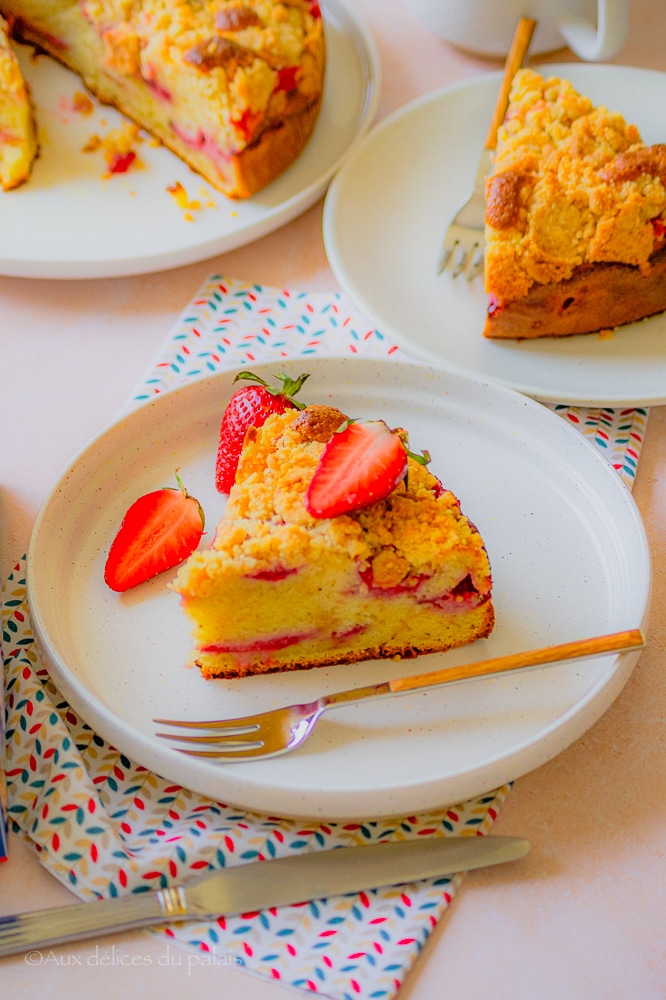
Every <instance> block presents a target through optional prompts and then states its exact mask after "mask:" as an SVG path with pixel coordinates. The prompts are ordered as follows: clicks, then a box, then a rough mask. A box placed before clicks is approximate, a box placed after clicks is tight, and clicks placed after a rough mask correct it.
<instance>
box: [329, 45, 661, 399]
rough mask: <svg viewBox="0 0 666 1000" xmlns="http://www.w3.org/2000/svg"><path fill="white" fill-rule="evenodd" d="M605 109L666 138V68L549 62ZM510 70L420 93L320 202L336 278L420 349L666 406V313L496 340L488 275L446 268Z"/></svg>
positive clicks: (538, 388)
mask: <svg viewBox="0 0 666 1000" xmlns="http://www.w3.org/2000/svg"><path fill="white" fill-rule="evenodd" d="M543 72H544V73H546V74H547V75H560V76H563V77H566V78H568V79H569V80H571V82H572V83H573V85H574V86H575V87H576V88H578V89H579V90H580V91H581V92H582V93H584V94H587V95H589V96H590V97H591V98H592V100H593V101H594V102H595V103H596V104H605V105H606V106H607V107H609V108H611V109H613V110H618V111H621V112H622V113H623V114H624V115H625V117H626V118H627V119H628V120H629V121H630V122H634V123H635V124H637V125H638V127H639V128H640V130H641V133H642V136H643V139H644V141H645V142H648V143H653V142H665V141H666V74H664V73H658V72H653V71H650V70H642V69H632V68H629V67H620V66H601V65H576V64H569V63H567V64H565V65H550V66H545V67H543ZM499 80H500V76H499V74H497V73H491V74H488V75H484V76H482V77H479V78H477V79H474V80H472V81H470V82H467V83H464V84H462V85H459V86H455V87H448V88H446V89H444V90H440V91H437V92H436V93H431V94H427V95H426V96H424V97H422V98H419V99H418V100H416V101H413V102H412V103H410V104H409V105H407V106H405V107H404V108H402V109H400V110H399V111H397V112H396V113H394V114H393V115H392V116H391V117H389V118H386V119H385V120H384V121H382V122H381V123H379V124H378V125H377V126H375V128H374V129H373V130H372V131H371V132H370V133H369V134H368V135H367V136H366V137H365V139H364V140H363V141H362V142H361V143H360V144H359V145H358V147H357V148H356V150H355V151H354V154H353V155H352V156H350V158H349V159H348V160H347V161H346V163H345V165H344V167H343V169H342V170H341V171H340V173H339V174H338V175H337V177H336V178H335V181H334V183H333V184H332V185H331V187H330V189H329V192H328V195H327V197H326V202H325V204H324V241H325V245H326V252H327V255H328V259H329V262H330V265H331V268H332V270H333V272H334V274H335V276H336V277H337V279H338V281H339V282H340V284H341V285H342V286H343V288H345V289H346V291H347V292H348V293H349V294H350V296H351V297H352V298H353V299H354V301H355V302H356V304H357V306H358V307H359V308H360V309H362V310H363V311H364V312H365V313H366V314H367V316H368V317H369V318H370V319H371V320H372V322H373V323H374V324H375V325H376V327H377V328H378V329H380V330H381V331H382V332H383V333H384V334H385V335H386V336H388V337H392V338H393V339H394V340H395V341H397V342H398V343H399V344H400V345H401V346H403V347H405V348H406V349H407V350H408V351H410V353H411V354H412V355H414V354H416V355H417V356H418V357H422V358H423V359H425V360H427V361H430V362H433V363H436V364H437V363H439V364H441V363H442V362H445V363H446V365H447V367H449V368H450V367H452V366H454V367H455V368H457V369H458V370H465V371H470V372H473V373H476V374H478V375H481V376H482V377H484V378H489V379H493V381H496V382H500V383H502V384H504V385H507V386H510V387H511V388H513V389H518V390H519V391H521V392H525V393H527V394H528V395H531V396H535V397H536V398H538V399H543V400H549V401H551V402H557V403H570V404H574V405H592V406H632V405H645V406H647V405H649V404H652V403H664V402H666V315H663V316H657V317H654V318H652V319H649V320H645V321H643V322H641V323H633V324H630V325H628V326H626V327H624V328H622V329H621V330H617V331H616V332H615V333H614V334H613V335H612V336H610V337H606V338H601V337H599V336H598V335H596V334H587V335H584V336H575V337H562V338H559V339H553V338H550V337H547V338H543V339H540V340H534V341H492V340H487V339H485V338H484V336H483V327H484V321H485V313H486V301H487V300H486V295H485V292H484V287H483V278H482V277H479V278H476V279H475V280H474V281H472V282H469V281H467V280H465V279H464V278H458V279H454V278H452V277H451V275H450V273H449V272H445V273H444V274H442V275H438V274H437V261H438V259H439V254H440V251H441V246H442V242H443V239H444V234H445V232H446V228H447V226H448V223H449V222H450V220H451V218H452V216H453V214H454V212H455V209H456V206H457V204H458V202H459V201H460V199H461V198H462V197H463V196H464V195H465V193H466V192H467V191H468V190H469V186H470V184H471V183H472V180H473V178H474V176H475V174H476V168H477V166H478V162H479V156H480V154H481V149H482V146H483V141H484V138H485V133H486V129H487V126H488V122H489V121H490V116H491V112H492V108H493V105H494V102H495V98H496V95H497V89H498V86H499Z"/></svg>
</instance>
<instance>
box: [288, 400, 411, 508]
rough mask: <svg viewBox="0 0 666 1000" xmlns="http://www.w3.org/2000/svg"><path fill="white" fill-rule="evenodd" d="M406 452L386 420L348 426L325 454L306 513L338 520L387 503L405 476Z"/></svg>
mask: <svg viewBox="0 0 666 1000" xmlns="http://www.w3.org/2000/svg"><path fill="white" fill-rule="evenodd" d="M407 454H408V453H407V449H406V448H405V445H404V444H403V442H402V440H401V438H400V436H399V434H398V433H397V432H396V431H392V430H391V429H390V428H389V427H388V425H387V424H385V423H384V421H383V420H368V421H367V422H362V421H354V422H346V423H344V424H343V425H342V427H341V428H340V429H339V430H337V431H336V432H335V434H333V435H332V437H331V438H330V440H329V441H328V442H327V443H326V445H325V447H324V450H323V452H322V454H321V456H320V459H319V462H318V464H317V468H316V469H315V472H314V475H313V477H312V480H311V482H310V485H309V486H308V489H307V492H306V494H305V508H306V510H307V511H308V513H309V514H311V515H312V516H313V517H336V515H338V514H347V513H349V512H350V511H353V510H360V509H361V508H363V507H369V506H370V505H371V504H373V503H377V501H379V500H383V499H384V497H387V496H388V495H389V493H392V492H393V490H394V489H395V488H396V486H397V485H398V483H399V482H400V481H401V480H402V479H404V478H405V475H406V473H407Z"/></svg>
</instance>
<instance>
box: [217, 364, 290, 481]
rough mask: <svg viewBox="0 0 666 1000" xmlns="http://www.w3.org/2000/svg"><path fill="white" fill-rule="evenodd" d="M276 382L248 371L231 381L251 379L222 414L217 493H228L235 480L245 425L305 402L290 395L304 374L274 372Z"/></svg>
mask: <svg viewBox="0 0 666 1000" xmlns="http://www.w3.org/2000/svg"><path fill="white" fill-rule="evenodd" d="M276 378H277V379H279V380H280V385H278V386H271V385H269V384H268V382H264V380H263V379H262V378H259V377H258V376H257V375H253V374H252V372H246V371H243V372H239V373H238V375H237V376H236V378H235V379H234V382H238V381H239V380H241V379H247V380H248V381H252V382H253V383H254V384H253V385H244V386H242V387H241V388H240V389H238V390H237V391H236V392H235V393H234V394H233V396H232V397H231V399H230V400H229V402H228V403H227V407H226V409H225V411H224V414H223V415H222V423H221V425H220V441H219V444H218V447H217V458H216V460H215V485H216V487H217V489H218V492H219V493H229V491H230V490H231V487H232V486H233V485H234V482H235V480H236V469H237V468H238V459H239V458H240V453H241V451H242V449H243V441H244V440H245V432H246V431H247V429H248V427H261V426H262V424H264V423H266V421H267V420H268V418H269V417H270V416H272V414H273V413H284V412H285V410H291V409H297V410H302V409H304V407H305V403H301V402H299V401H298V400H295V399H294V398H293V397H294V396H295V395H296V393H297V392H298V391H299V390H300V388H301V386H302V385H303V383H304V382H305V380H306V379H307V378H309V376H308V375H299V376H298V378H297V379H292V378H290V377H289V376H288V375H285V374H280V375H276Z"/></svg>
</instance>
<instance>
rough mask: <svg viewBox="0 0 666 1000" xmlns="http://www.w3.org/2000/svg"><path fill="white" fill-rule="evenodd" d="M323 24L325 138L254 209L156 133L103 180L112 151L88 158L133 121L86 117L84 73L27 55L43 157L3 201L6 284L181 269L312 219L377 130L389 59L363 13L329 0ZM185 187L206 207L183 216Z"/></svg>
mask: <svg viewBox="0 0 666 1000" xmlns="http://www.w3.org/2000/svg"><path fill="white" fill-rule="evenodd" d="M324 18H325V25H326V40H327V48H328V61H327V68H326V80H325V92H324V100H323V103H322V109H321V113H320V116H319V120H318V122H317V125H316V128H315V131H314V133H313V135H312V137H311V139H310V141H309V143H308V145H307V146H306V148H305V150H304V151H303V153H302V155H301V156H300V157H299V158H298V160H297V161H296V162H295V163H294V164H293V165H292V166H291V167H290V168H289V169H288V170H286V171H285V173H284V174H282V176H281V177H279V178H277V180H275V181H274V182H273V183H272V184H270V185H269V186H268V187H267V188H266V189H265V190H264V191H261V192H260V193H259V194H257V195H255V196H254V197H253V198H250V199H249V200H247V201H231V200H230V199H228V198H226V197H225V196H224V195H223V194H221V193H220V192H219V191H215V190H214V189H213V188H212V187H211V186H210V185H209V184H207V183H206V182H205V181H204V180H203V178H201V177H200V176H199V175H198V174H195V173H194V172H193V171H191V170H190V169H189V167H187V166H186V165H185V164H184V163H182V161H181V160H179V159H178V158H177V157H176V156H175V155H174V154H173V153H171V152H170V151H169V150H168V149H166V147H164V146H157V145H153V144H152V143H151V142H150V141H149V140H148V138H147V137H146V136H145V134H143V135H144V141H143V142H142V143H141V144H140V145H139V146H138V147H137V152H138V154H139V156H140V159H141V161H142V163H143V166H144V168H143V169H140V170H139V169H133V170H131V171H129V172H128V173H127V174H118V175H115V176H113V177H109V178H107V179H104V174H105V171H106V165H105V163H104V160H103V157H102V153H101V152H97V153H83V152H82V151H81V150H82V148H83V147H84V146H85V145H86V144H87V143H88V142H89V140H90V138H91V136H92V135H94V134H97V135H99V136H104V135H106V134H107V133H108V132H109V131H110V130H111V129H112V128H117V127H118V126H119V125H120V124H121V123H122V122H123V121H124V119H123V118H122V116H121V115H119V114H118V113H117V112H115V111H114V110H113V109H112V108H109V107H102V106H100V105H99V104H97V103H96V102H94V112H93V114H91V115H88V116H85V115H81V114H80V113H76V112H75V111H74V110H73V99H74V96H75V94H76V93H81V92H82V91H83V90H84V88H83V86H82V84H81V83H80V81H79V80H78V79H77V78H76V77H75V76H74V74H72V73H70V72H68V71H67V70H65V69H64V68H63V67H61V66H59V65H58V64H57V63H56V62H54V61H53V60H52V59H49V58H47V57H40V58H38V59H36V60H35V59H34V58H33V57H32V50H31V49H30V48H23V49H21V51H20V58H21V63H22V67H23V70H24V73H25V76H26V78H27V80H28V81H29V83H30V86H31V90H32V95H33V99H34V103H35V106H36V112H37V118H38V123H39V136H40V144H41V153H40V156H39V158H38V159H37V161H36V163H35V166H34V170H33V174H32V176H31V178H30V180H29V182H28V183H27V184H25V185H23V186H22V187H20V188H16V189H15V190H14V191H11V192H7V193H5V194H4V195H1V197H0V201H1V202H2V238H1V239H0V274H6V275H14V276H17V277H26V278H106V277H112V276H118V275H128V274H142V273H144V272H148V271H156V270H161V269H164V268H171V267H180V266H182V265H184V264H191V263H193V262H195V261H199V260H205V259H206V258H208V257H212V256H214V255H216V254H220V253H225V252H227V251H228V250H233V249H235V248H236V247H239V246H243V245H244V244H246V243H249V242H251V241H252V240H256V239H258V238H259V237H261V236H265V235H266V234H267V233H270V232H273V230H275V229H277V228H279V227H280V226H282V225H284V224H285V223H287V222H290V221H291V220H292V219H294V218H295V217H296V216H297V215H300V214H301V213H302V212H304V211H305V210H306V209H308V208H309V207H310V206H311V205H313V204H314V203H315V202H316V201H317V199H318V198H320V197H321V195H322V194H323V193H324V191H325V190H326V186H327V185H328V183H329V181H330V179H331V177H332V176H333V174H334V172H335V171H336V170H337V168H338V167H339V165H340V163H341V162H342V160H343V158H344V156H345V155H346V154H347V153H348V151H349V150H350V149H351V148H352V147H353V146H354V143H355V142H357V141H358V140H359V139H360V138H361V136H363V135H364V134H365V132H366V131H367V129H368V128H369V126H370V125H371V123H372V119H373V118H374V115H375V111H376V108H377V103H378V101H379V90H380V63H379V56H378V53H377V50H376V47H375V44H374V41H373V39H372V36H371V35H370V33H369V32H368V30H367V29H366V28H365V26H364V24H363V22H362V21H361V20H359V17H358V15H357V14H356V12H355V11H354V10H353V8H352V7H351V6H349V7H348V6H347V5H346V3H345V2H344V0H327V2H326V4H325V5H324ZM176 181H179V182H180V183H181V184H182V186H183V187H184V188H185V191H186V193H187V196H188V199H189V200H190V201H195V200H196V201H199V203H200V204H201V208H199V209H195V210H192V211H189V212H188V211H186V210H185V209H183V208H182V207H179V205H178V204H177V203H176V201H174V199H173V198H172V196H171V195H170V194H169V193H168V191H167V187H168V186H170V185H173V184H174V183H175V182H176ZM188 215H189V216H190V217H191V218H188Z"/></svg>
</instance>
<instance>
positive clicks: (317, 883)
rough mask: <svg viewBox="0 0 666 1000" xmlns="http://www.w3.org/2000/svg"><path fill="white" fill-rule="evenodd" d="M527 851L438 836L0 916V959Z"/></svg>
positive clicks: (504, 840)
mask: <svg viewBox="0 0 666 1000" xmlns="http://www.w3.org/2000/svg"><path fill="white" fill-rule="evenodd" d="M529 849H530V845H529V843H528V842H527V841H526V840H521V839H520V838H519V837H478V836H474V837H472V836H470V837H434V838H429V839H428V840H409V841H403V842H400V843H398V842H391V843H385V844H374V845H370V846H367V847H337V848H334V849H332V850H326V851H315V852H313V853H311V854H300V855H295V856H292V857H288V858H278V859H276V860H271V861H259V862H252V863H250V864H244V865H237V866H235V867H233V868H223V869H221V870H220V871H215V872H208V873H207V874H205V875H202V876H200V877H199V878H197V879H194V880H193V881H191V882H188V883H187V884H186V885H180V886H173V887H170V888H167V889H160V890H158V891H157V892H145V893H135V894H131V895H129V896H123V897H120V898H118V899H108V900H99V901H93V902H90V903H74V904H73V905H70V906H56V907H53V908H51V909H48V910H37V911H35V912H32V913H19V914H15V915H13V916H7V917H0V956H2V955H15V954H16V953H18V952H22V951H28V950H30V949H34V948H40V947H49V946H51V945H54V944H61V943H62V942H64V941H77V940H82V939H84V938H92V937H97V936H99V935H100V934H115V933H117V932H119V931H124V930H127V929H128V928H131V927H149V926H154V925H156V924H162V923H167V922H168V921H172V920H195V919H199V920H201V919H206V918H210V917H218V916H220V915H222V914H225V915H228V914H234V913H246V912H249V911H251V910H261V909H264V908H265V907H269V906H285V905H287V904H289V903H302V902H305V901H306V900H310V899H327V898H328V897H329V896H340V895H344V894H345V893H351V892H360V891H361V890H364V889H376V888H377V887H378V886H384V885H402V884H405V883H407V882H415V881H418V880H419V879H424V878H431V877H434V876H443V875H452V874H455V873H456V872H463V871H469V870H470V869H472V868H483V867H484V866H486V865H499V864H503V863H504V862H506V861H515V860H517V859H518V858H522V857H524V856H525V855H526V854H527V852H528V851H529Z"/></svg>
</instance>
